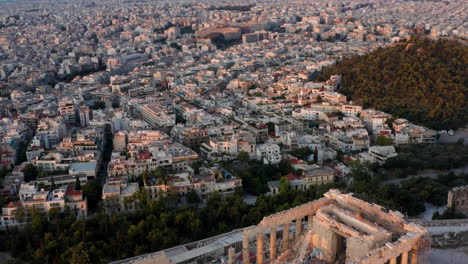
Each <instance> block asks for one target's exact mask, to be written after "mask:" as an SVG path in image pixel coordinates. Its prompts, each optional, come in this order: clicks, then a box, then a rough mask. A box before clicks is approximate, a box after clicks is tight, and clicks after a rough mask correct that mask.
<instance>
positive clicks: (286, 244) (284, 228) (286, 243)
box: [282, 223, 289, 252]
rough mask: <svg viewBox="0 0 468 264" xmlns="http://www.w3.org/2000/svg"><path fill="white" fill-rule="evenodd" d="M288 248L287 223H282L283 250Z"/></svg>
mask: <svg viewBox="0 0 468 264" xmlns="http://www.w3.org/2000/svg"><path fill="white" fill-rule="evenodd" d="M288 249H289V223H286V224H284V225H283V251H282V252H285V251H286V250H288Z"/></svg>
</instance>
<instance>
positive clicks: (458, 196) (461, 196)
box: [447, 185, 468, 214]
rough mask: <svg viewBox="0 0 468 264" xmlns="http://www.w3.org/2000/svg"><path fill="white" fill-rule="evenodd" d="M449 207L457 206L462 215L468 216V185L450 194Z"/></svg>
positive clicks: (457, 188) (455, 189)
mask: <svg viewBox="0 0 468 264" xmlns="http://www.w3.org/2000/svg"><path fill="white" fill-rule="evenodd" d="M447 206H448V207H452V206H455V209H456V210H457V211H459V212H461V213H464V214H468V185H466V186H460V187H455V188H453V189H452V190H450V191H449V192H448V199H447Z"/></svg>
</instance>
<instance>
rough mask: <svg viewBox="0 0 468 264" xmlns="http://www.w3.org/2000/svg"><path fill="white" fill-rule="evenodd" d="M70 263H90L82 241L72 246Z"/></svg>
mask: <svg viewBox="0 0 468 264" xmlns="http://www.w3.org/2000/svg"><path fill="white" fill-rule="evenodd" d="M69 263H70V264H91V259H90V257H89V254H88V252H87V251H86V249H85V247H84V245H83V242H81V243H79V244H78V245H76V246H75V247H73V248H72V254H71V257H70V262H69Z"/></svg>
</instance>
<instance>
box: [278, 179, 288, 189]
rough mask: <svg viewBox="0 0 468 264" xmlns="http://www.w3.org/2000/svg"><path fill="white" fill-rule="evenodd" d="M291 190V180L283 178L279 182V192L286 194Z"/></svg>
mask: <svg viewBox="0 0 468 264" xmlns="http://www.w3.org/2000/svg"><path fill="white" fill-rule="evenodd" d="M288 190H289V180H288V178H286V177H281V179H280V181H279V192H280V193H286V192H288Z"/></svg>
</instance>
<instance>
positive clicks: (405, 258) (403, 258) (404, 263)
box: [401, 251, 408, 264]
mask: <svg viewBox="0 0 468 264" xmlns="http://www.w3.org/2000/svg"><path fill="white" fill-rule="evenodd" d="M401 264H408V251H406V252H403V253H402V254H401Z"/></svg>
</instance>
